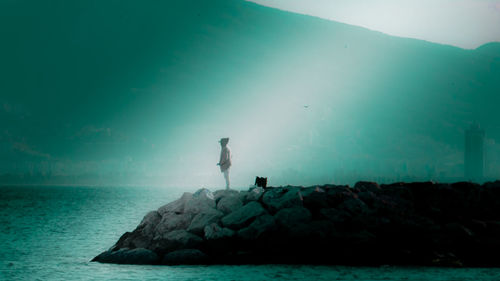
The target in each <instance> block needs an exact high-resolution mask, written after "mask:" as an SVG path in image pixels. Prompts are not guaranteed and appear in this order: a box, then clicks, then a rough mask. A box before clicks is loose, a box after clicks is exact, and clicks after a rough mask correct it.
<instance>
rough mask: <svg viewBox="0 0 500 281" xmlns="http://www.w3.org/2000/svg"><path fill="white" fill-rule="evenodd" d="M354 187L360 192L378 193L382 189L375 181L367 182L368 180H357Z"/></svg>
mask: <svg viewBox="0 0 500 281" xmlns="http://www.w3.org/2000/svg"><path fill="white" fill-rule="evenodd" d="M354 189H357V190H359V191H361V192H363V191H364V192H373V193H379V192H380V191H381V190H382V189H381V188H380V186H379V185H378V183H376V182H369V181H359V182H357V183H356V184H355V185H354Z"/></svg>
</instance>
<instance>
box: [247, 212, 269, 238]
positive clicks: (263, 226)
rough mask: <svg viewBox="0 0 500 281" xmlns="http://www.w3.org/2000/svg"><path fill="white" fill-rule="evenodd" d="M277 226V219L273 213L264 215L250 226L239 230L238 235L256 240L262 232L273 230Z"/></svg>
mask: <svg viewBox="0 0 500 281" xmlns="http://www.w3.org/2000/svg"><path fill="white" fill-rule="evenodd" d="M275 226H276V223H275V219H274V217H273V216H271V215H268V214H266V215H262V216H260V217H258V218H256V219H255V220H254V221H253V222H252V223H251V224H250V225H249V226H248V227H245V228H243V229H240V230H239V231H238V237H239V238H241V239H244V240H256V239H258V238H259V237H260V236H261V235H262V234H264V233H266V232H270V231H272V230H273V229H274V228H275Z"/></svg>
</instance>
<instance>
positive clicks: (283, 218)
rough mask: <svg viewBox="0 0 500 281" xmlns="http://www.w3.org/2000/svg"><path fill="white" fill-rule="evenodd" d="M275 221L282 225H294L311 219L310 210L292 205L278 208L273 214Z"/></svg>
mask: <svg viewBox="0 0 500 281" xmlns="http://www.w3.org/2000/svg"><path fill="white" fill-rule="evenodd" d="M274 218H275V219H276V222H277V223H278V224H279V225H281V226H284V227H294V226H295V225H297V224H301V223H307V222H309V221H310V220H311V212H310V211H309V210H308V209H306V208H303V207H292V208H285V209H282V210H280V211H279V212H277V213H276V214H275V215H274Z"/></svg>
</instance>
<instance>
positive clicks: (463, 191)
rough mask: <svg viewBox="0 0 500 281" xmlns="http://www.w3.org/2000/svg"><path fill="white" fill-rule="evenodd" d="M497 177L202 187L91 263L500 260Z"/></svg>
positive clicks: (152, 215)
mask: <svg viewBox="0 0 500 281" xmlns="http://www.w3.org/2000/svg"><path fill="white" fill-rule="evenodd" d="M499 202H500V181H497V182H490V183H486V184H484V185H477V184H474V183H468V182H459V183H454V184H439V183H433V182H419V183H394V184H389V185H383V184H382V185H379V184H377V183H372V182H358V183H356V185H355V186H354V187H349V186H337V185H323V186H312V187H294V186H286V187H269V188H266V189H262V188H251V189H250V190H248V191H236V190H219V191H216V192H214V193H212V192H210V191H209V190H207V189H200V190H198V191H197V192H195V193H194V194H191V193H184V194H183V195H182V196H181V198H180V199H178V200H176V201H173V202H171V203H168V204H166V205H165V206H162V207H160V208H159V209H158V210H157V211H152V212H149V213H148V214H147V215H146V216H145V217H144V219H143V220H142V221H141V223H140V224H139V225H138V226H137V228H136V229H135V230H134V231H132V232H127V233H125V234H123V235H122V237H121V238H120V239H119V240H118V241H117V242H116V244H115V245H114V246H113V247H111V248H110V250H108V251H105V252H103V253H101V254H100V255H98V256H97V257H95V258H94V259H93V261H99V262H107V263H128V264H166V265H172V264H210V263H224V264H243V263H252V264H254V263H314V264H350V265H381V264H398V265H436V266H500V258H499V255H498V253H499V252H500V203H499Z"/></svg>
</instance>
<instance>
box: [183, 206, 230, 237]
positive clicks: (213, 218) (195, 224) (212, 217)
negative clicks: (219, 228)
mask: <svg viewBox="0 0 500 281" xmlns="http://www.w3.org/2000/svg"><path fill="white" fill-rule="evenodd" d="M223 216H224V213H222V212H221V211H218V210H216V209H205V210H203V211H202V212H200V213H198V214H197V215H196V216H195V217H194V218H193V221H192V222H191V224H190V225H189V227H188V228H187V231H189V232H192V233H195V234H198V235H201V234H203V229H204V228H205V226H207V225H209V224H211V223H217V222H218V221H219V220H220V218H222V217H223Z"/></svg>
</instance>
